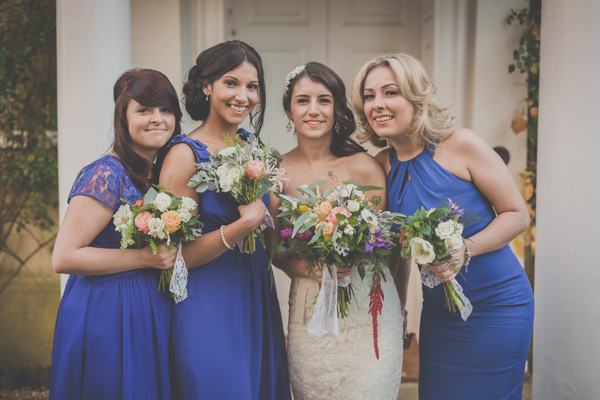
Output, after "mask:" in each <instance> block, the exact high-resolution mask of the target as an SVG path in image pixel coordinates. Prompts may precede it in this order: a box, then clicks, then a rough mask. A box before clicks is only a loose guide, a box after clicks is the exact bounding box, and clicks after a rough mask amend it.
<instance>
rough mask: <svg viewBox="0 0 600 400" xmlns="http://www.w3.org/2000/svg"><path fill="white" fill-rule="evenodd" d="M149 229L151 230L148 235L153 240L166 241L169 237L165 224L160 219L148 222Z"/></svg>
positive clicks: (152, 219)
mask: <svg viewBox="0 0 600 400" xmlns="http://www.w3.org/2000/svg"><path fill="white" fill-rule="evenodd" d="M148 228H150V231H149V232H148V235H150V236H152V237H153V238H158V239H164V238H166V237H167V234H166V233H165V223H164V222H163V221H162V219H160V218H151V219H150V220H149V221H148Z"/></svg>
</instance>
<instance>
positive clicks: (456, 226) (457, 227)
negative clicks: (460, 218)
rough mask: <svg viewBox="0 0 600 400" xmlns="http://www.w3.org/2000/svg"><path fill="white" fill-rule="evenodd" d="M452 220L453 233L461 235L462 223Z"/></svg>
mask: <svg viewBox="0 0 600 400" xmlns="http://www.w3.org/2000/svg"><path fill="white" fill-rule="evenodd" d="M452 222H454V233H458V234H459V235H462V233H463V224H461V223H460V222H456V221H454V220H452Z"/></svg>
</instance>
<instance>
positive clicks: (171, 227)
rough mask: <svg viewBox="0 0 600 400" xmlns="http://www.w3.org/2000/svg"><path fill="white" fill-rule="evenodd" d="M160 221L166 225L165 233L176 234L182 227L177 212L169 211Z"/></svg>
mask: <svg viewBox="0 0 600 400" xmlns="http://www.w3.org/2000/svg"><path fill="white" fill-rule="evenodd" d="M160 219H162V221H163V223H164V224H165V231H167V232H169V233H173V232H175V231H176V230H177V229H179V227H180V226H181V217H180V216H179V213H178V212H177V211H167V212H166V213H164V214H163V215H161V216H160Z"/></svg>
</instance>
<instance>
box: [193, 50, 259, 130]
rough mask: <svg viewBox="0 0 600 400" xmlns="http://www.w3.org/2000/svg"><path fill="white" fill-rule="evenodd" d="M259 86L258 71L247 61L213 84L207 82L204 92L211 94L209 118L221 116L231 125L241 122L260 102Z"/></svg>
mask: <svg viewBox="0 0 600 400" xmlns="http://www.w3.org/2000/svg"><path fill="white" fill-rule="evenodd" d="M258 88H259V85H258V72H257V71H256V68H255V67H254V66H253V65H252V64H250V63H249V62H247V61H245V62H244V63H242V64H241V65H240V66H239V67H237V68H236V69H234V70H232V71H229V72H227V73H225V74H224V75H223V76H222V77H220V78H219V79H217V80H216V81H214V82H213V83H212V84H208V83H207V84H205V85H204V89H203V90H204V94H206V95H207V96H210V112H209V114H208V115H209V117H208V118H209V119H210V118H211V117H212V118H221V119H222V120H223V121H224V122H225V123H226V124H229V125H236V126H237V125H239V124H241V123H242V121H244V119H245V118H246V117H247V116H248V115H249V114H250V113H251V112H252V110H253V109H254V107H255V106H256V104H257V103H258V99H259V93H258V90H259V89H258Z"/></svg>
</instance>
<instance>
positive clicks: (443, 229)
mask: <svg viewBox="0 0 600 400" xmlns="http://www.w3.org/2000/svg"><path fill="white" fill-rule="evenodd" d="M469 219H478V217H477V216H475V215H472V216H470V218H469ZM465 222H466V221H465V211H464V210H463V209H460V208H459V206H458V202H456V203H453V202H452V201H451V200H450V199H448V202H447V203H443V205H442V207H439V208H431V209H430V210H425V208H424V207H423V206H421V209H419V210H417V211H416V212H415V213H414V214H413V215H411V216H409V217H408V218H407V219H406V220H404V221H403V222H402V223H401V224H400V233H399V234H398V236H399V243H400V244H401V245H402V258H404V259H407V260H408V259H409V258H410V257H412V258H413V259H414V260H415V261H416V262H417V264H419V265H421V266H422V268H421V280H422V281H423V284H424V285H426V286H428V287H430V288H433V287H435V286H436V285H439V284H440V283H442V281H441V280H440V278H438V277H437V276H436V275H435V274H434V273H433V272H432V271H431V270H430V269H429V268H428V266H429V265H430V264H431V263H433V262H434V261H435V260H437V261H439V262H451V263H452V262H453V263H454V264H456V263H457V262H458V260H456V259H454V258H453V257H452V254H451V253H452V252H453V251H455V250H458V249H460V248H461V247H462V246H463V236H462V233H463V226H464V223H465ZM469 222H470V221H469ZM461 267H462V265H454V268H456V269H457V270H460V269H461ZM443 283H444V293H445V295H446V306H447V307H448V310H449V311H451V312H456V311H457V310H458V311H459V312H460V314H461V317H462V318H463V320H466V319H467V318H468V317H469V315H470V314H471V311H472V310H473V306H472V305H471V302H470V301H469V299H468V298H467V297H466V296H465V295H464V294H463V291H462V287H461V286H460V284H459V283H458V282H457V281H456V279H453V280H452V281H451V282H443Z"/></svg>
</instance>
